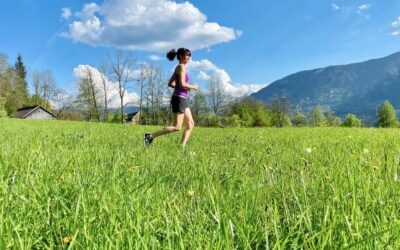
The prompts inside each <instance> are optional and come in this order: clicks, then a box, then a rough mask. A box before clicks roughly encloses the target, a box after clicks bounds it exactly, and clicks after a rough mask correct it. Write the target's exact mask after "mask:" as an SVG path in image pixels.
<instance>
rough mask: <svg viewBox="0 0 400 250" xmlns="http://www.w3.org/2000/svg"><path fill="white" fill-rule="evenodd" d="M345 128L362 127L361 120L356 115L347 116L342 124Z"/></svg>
mask: <svg viewBox="0 0 400 250" xmlns="http://www.w3.org/2000/svg"><path fill="white" fill-rule="evenodd" d="M342 126H343V127H349V128H350V127H357V128H359V127H361V120H359V119H358V118H357V117H356V115H354V114H347V116H346V119H345V120H344V121H343V123H342Z"/></svg>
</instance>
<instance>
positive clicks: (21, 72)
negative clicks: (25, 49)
mask: <svg viewBox="0 0 400 250" xmlns="http://www.w3.org/2000/svg"><path fill="white" fill-rule="evenodd" d="M14 70H15V81H14V88H13V89H14V104H15V107H16V108H17V109H18V108H22V107H24V106H28V105H29V94H28V83H27V82H26V69H25V65H24V62H23V61H22V56H21V55H20V54H18V57H17V61H16V62H15V65H14Z"/></svg>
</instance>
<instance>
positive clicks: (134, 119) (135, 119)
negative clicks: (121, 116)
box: [126, 111, 140, 124]
mask: <svg viewBox="0 0 400 250" xmlns="http://www.w3.org/2000/svg"><path fill="white" fill-rule="evenodd" d="M139 116H140V111H136V112H132V113H129V114H128V115H127V118H126V122H127V123H129V122H131V123H133V124H139Z"/></svg>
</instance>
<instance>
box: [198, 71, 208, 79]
mask: <svg viewBox="0 0 400 250" xmlns="http://www.w3.org/2000/svg"><path fill="white" fill-rule="evenodd" d="M197 78H199V79H201V80H203V81H208V80H210V79H211V76H210V75H208V74H207V73H206V72H204V71H200V72H199V74H198V75H197Z"/></svg>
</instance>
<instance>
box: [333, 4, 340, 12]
mask: <svg viewBox="0 0 400 250" xmlns="http://www.w3.org/2000/svg"><path fill="white" fill-rule="evenodd" d="M331 7H332V10H333V11H337V10H340V6H339V5H337V4H335V3H333V4H331Z"/></svg>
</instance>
